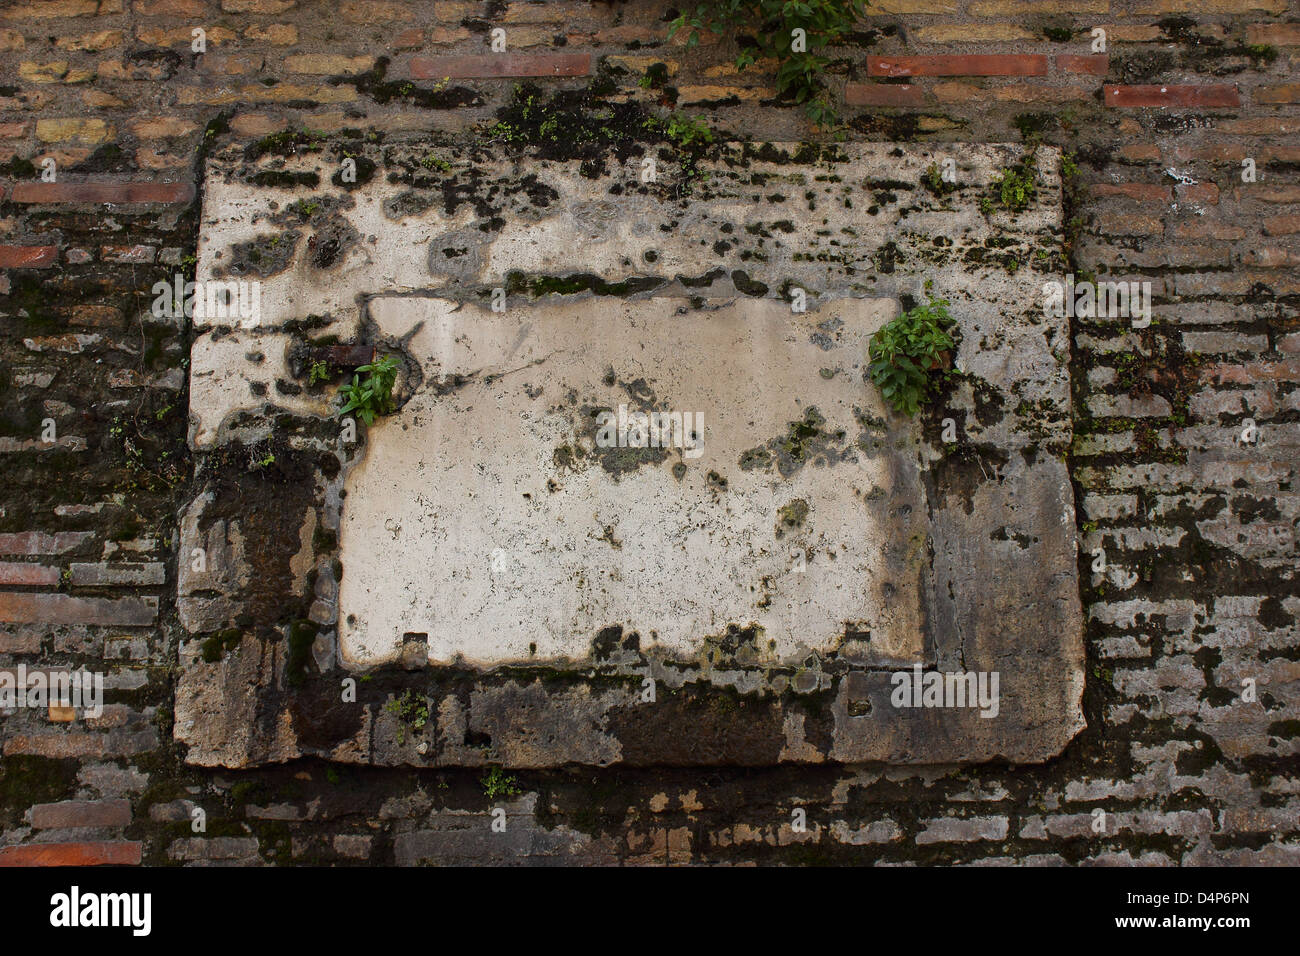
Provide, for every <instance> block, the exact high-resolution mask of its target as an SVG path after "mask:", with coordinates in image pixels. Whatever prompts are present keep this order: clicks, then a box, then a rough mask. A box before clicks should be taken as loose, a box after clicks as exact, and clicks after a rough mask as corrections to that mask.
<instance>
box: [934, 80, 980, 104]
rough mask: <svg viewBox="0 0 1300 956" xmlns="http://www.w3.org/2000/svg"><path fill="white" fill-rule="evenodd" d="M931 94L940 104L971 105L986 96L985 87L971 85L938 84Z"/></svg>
mask: <svg viewBox="0 0 1300 956" xmlns="http://www.w3.org/2000/svg"><path fill="white" fill-rule="evenodd" d="M931 92H932V93H934V97H935V99H937V100H938V101H939V102H940V103H969V102H970V101H971V100H973V99H975V98H976V97H980V96H983V95H984V89H983V87H979V86H975V85H974V84H971V83H936V84H935V85H934V86H933V87H932V88H931Z"/></svg>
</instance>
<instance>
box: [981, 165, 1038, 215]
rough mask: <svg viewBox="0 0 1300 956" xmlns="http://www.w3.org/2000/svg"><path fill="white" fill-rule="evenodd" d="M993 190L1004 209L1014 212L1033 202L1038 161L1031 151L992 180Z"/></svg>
mask: <svg viewBox="0 0 1300 956" xmlns="http://www.w3.org/2000/svg"><path fill="white" fill-rule="evenodd" d="M993 188H994V192H995V194H996V195H997V198H998V201H999V202H1001V203H1002V206H1003V208H1004V209H1010V210H1011V211H1013V212H1016V211H1019V210H1021V209H1024V208H1025V207H1026V206H1028V205H1029V204H1030V203H1031V202H1033V201H1034V196H1036V195H1037V194H1038V161H1037V159H1036V158H1035V156H1034V153H1033V151H1032V150H1031V151H1030V152H1028V153H1026V154H1025V157H1024V159H1022V160H1020V162H1018V163H1016V165H1014V166H1008V167H1007V168H1005V169H1003V170H1002V172H1001V174H1000V175H999V176H998V177H997V178H996V179H994V180H993ZM981 206H983V204H981Z"/></svg>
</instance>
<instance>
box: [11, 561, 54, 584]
mask: <svg viewBox="0 0 1300 956" xmlns="http://www.w3.org/2000/svg"><path fill="white" fill-rule="evenodd" d="M58 583H59V569H58V568H52V567H50V566H49V565H48V564H25V563H24V562H22V561H0V586H4V587H54V586H56V585H57V584H58Z"/></svg>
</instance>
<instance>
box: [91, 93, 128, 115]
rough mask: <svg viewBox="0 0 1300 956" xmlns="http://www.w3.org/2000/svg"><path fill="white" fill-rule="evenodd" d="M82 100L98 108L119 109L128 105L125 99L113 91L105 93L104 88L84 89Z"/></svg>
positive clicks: (93, 107) (92, 107)
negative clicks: (118, 96)
mask: <svg viewBox="0 0 1300 956" xmlns="http://www.w3.org/2000/svg"><path fill="white" fill-rule="evenodd" d="M81 102H83V103H85V104H86V105H87V106H89V107H90V108H91V109H96V110H117V109H122V108H123V107H124V106H126V102H125V101H124V100H120V99H118V98H117V97H116V96H114V95H113V94H112V93H105V92H104V91H103V90H82V91H81Z"/></svg>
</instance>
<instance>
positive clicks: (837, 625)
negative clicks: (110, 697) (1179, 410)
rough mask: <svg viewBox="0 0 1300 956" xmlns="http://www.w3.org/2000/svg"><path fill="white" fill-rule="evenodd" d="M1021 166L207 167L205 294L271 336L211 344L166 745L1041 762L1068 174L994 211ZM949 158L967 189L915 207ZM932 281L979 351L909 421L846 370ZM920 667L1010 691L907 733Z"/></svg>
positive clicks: (759, 158) (947, 710)
mask: <svg viewBox="0 0 1300 956" xmlns="http://www.w3.org/2000/svg"><path fill="white" fill-rule="evenodd" d="M419 149H420V147H418V145H413V146H411V147H409V150H410V152H411V153H412V155H415V154H417V153H418V151H419ZM1020 155H1021V153H1020V150H1019V149H1018V148H1017V147H1001V146H963V147H961V148H960V149H948V150H946V151H945V152H944V153H943V154H942V155H940V154H938V153H934V152H930V151H928V150H925V149H922V148H919V147H917V146H914V145H900V146H894V145H892V144H881V145H857V146H853V147H796V146H792V145H785V146H782V145H770V144H768V145H763V146H748V147H735V148H723V149H721V150H718V151H716V152H715V154H714V155H713V156H712V157H711V158H709V159H707V160H701V161H699V162H698V163H693V164H691V165H689V167H688V166H682V167H677V166H676V165H675V164H674V163H673V162H672V160H671V158H670V157H668V156H665V155H661V156H660V157H659V159H660V164H659V178H658V180H656V181H655V182H651V183H645V182H642V181H641V178H640V175H639V174H640V171H641V169H642V166H641V164H640V162H639V160H638V158H637V157H635V156H633V157H630V158H629V159H628V161H627V162H626V164H623V165H619V164H617V163H614V162H613V161H612V157H611V165H610V166H609V167H608V172H606V173H603V174H602V175H598V176H594V177H593V176H591V175H589V173H590V172H591V170H590V169H586V168H583V167H581V166H580V164H578V163H576V162H559V161H537V162H533V163H527V164H514V163H512V162H509V161H504V160H501V159H498V158H495V157H492V156H488V155H485V154H483V153H474V152H473V151H469V152H468V153H467V154H465V155H458V156H456V157H454V161H450V160H448V161H447V162H446V164H445V165H446V168H443V166H442V165H438V166H436V167H434V168H435V169H436V172H431V173H429V175H427V176H426V175H424V174H419V175H415V176H413V175H412V174H411V173H410V170H411V169H412V168H413V167H414V166H416V165H419V164H418V163H413V162H408V161H406V159H407V158H406V157H404V155H403V153H402V147H385V149H384V151H383V152H382V153H379V152H376V154H375V159H376V161H377V162H378V164H379V165H378V168H377V170H376V173H375V175H374V177H373V178H372V179H370V180H369V181H368V182H366V183H363V184H361V185H359V186H356V187H347V186H344V185H343V184H334V185H330V184H329V183H330V182H331V177H332V176H333V175H334V173H335V172H336V169H335V168H334V167H333V166H332V165H331V162H330V161H329V160H328V159H326V158H324V157H323V156H318V155H314V156H306V157H290V158H287V159H285V158H267V157H263V158H262V159H259V160H257V161H255V162H248V161H246V160H245V159H244V158H243V157H242V156H241V155H240V154H238V153H236V152H231V153H228V154H225V155H220V156H217V157H215V158H213V160H212V161H211V163H210V167H209V171H208V176H207V183H206V186H205V193H204V197H205V198H204V210H203V232H202V239H201V242H200V261H199V268H198V276H197V278H198V279H199V280H200V282H201V283H202V282H210V281H227V282H228V281H239V280H242V281H246V282H253V281H256V282H257V283H259V285H258V289H259V295H260V298H259V299H258V301H259V303H260V310H259V314H258V315H257V316H256V318H255V320H253V321H240V320H239V318H238V317H236V318H234V319H231V318H222V317H213V316H210V315H205V316H202V317H199V318H198V319H197V320H196V327H197V329H198V332H199V334H198V337H197V339H196V341H195V343H194V346H193V350H192V356H191V358H192V369H191V373H192V387H191V408H190V415H191V432H190V438H191V444H192V446H193V448H194V451H195V454H196V458H197V461H198V485H199V488H198V491H197V493H196V497H195V499H194V501H193V503H192V505H191V506H190V508H189V509H188V510H187V511H186V513H185V515H184V516H183V519H184V520H183V521H182V523H181V531H182V538H183V539H184V540H183V541H182V543H181V553H182V555H186V554H191V553H192V552H193V551H194V550H195V549H198V550H200V551H202V552H203V553H204V554H205V555H207V556H208V558H209V559H210V563H208V564H206V565H204V566H202V567H191V568H188V569H186V570H185V572H184V573H183V574H182V575H181V579H182V587H181V589H180V593H179V595H178V601H179V605H180V607H179V610H180V618H181V621H182V622H183V623H184V624H185V626H186V627H187V628H189V632H190V639H189V640H187V641H186V642H185V643H184V645H183V647H182V652H181V657H182V664H183V669H184V673H183V678H182V680H181V684H180V689H179V691H178V697H177V721H176V734H177V737H178V739H179V740H181V741H182V742H183V743H185V744H186V745H188V748H189V750H188V758H189V759H190V760H191V761H192V762H195V763H199V764H222V765H230V766H241V765H248V764H257V763H265V762H268V761H277V760H288V759H293V758H295V757H299V756H303V755H317V756H323V757H328V758H330V759H335V760H343V761H361V762H373V763H379V764H387V765H396V764H411V765H418V766H438V765H482V764H486V763H493V762H499V763H505V764H509V765H514V766H520V767H546V766H560V765H566V764H575V763H576V764H583V763H587V764H600V765H604V764H610V763H618V762H623V763H628V764H696V763H698V764H713V765H717V764H720V763H736V764H747V765H757V764H768V763H776V762H820V761H826V760H840V761H846V762H861V761H884V762H896V763H960V762H965V761H983V760H990V759H1007V760H1013V761H1035V760H1043V759H1046V758H1048V757H1050V756H1052V755H1054V754H1055V753H1057V752H1059V751H1060V749H1061V748H1062V747H1063V746H1064V745H1065V743H1066V742H1067V741H1068V740H1069V739H1070V738H1071V737H1072V736H1073V735H1074V734H1075V733H1077V731H1078V730H1079V729H1080V728H1081V726H1082V714H1081V710H1080V696H1081V692H1082V683H1083V681H1082V670H1081V661H1082V651H1081V630H1082V622H1081V615H1080V610H1079V597H1078V584H1077V570H1076V550H1077V545H1076V535H1075V525H1074V505H1073V495H1072V489H1071V486H1070V482H1069V480H1068V475H1067V472H1066V468H1065V464H1064V456H1065V454H1066V453H1067V452H1068V449H1069V447H1070V440H1071V429H1070V414H1069V400H1068V396H1069V380H1068V372H1067V369H1068V358H1069V339H1068V335H1067V330H1066V327H1065V320H1064V319H1059V318H1053V317H1051V316H1047V315H1044V313H1043V310H1042V308H1041V293H1040V290H1041V287H1042V284H1043V282H1044V281H1046V280H1047V279H1050V278H1051V277H1052V269H1053V268H1054V265H1053V264H1054V263H1057V262H1059V261H1060V257H1059V243H1060V225H1061V208H1060V191H1059V176H1058V172H1057V164H1058V163H1059V157H1058V156H1057V154H1056V153H1055V152H1054V151H1052V150H1050V149H1045V148H1044V149H1040V150H1039V152H1038V154H1037V162H1038V180H1039V182H1038V191H1037V197H1036V199H1035V201H1034V202H1033V203H1032V204H1031V206H1030V207H1029V208H1028V209H1026V210H1023V211H1020V212H1018V213H1015V214H1011V213H1008V212H1006V211H1003V210H999V209H997V208H996V207H994V208H990V207H989V206H988V204H987V203H981V202H980V200H981V198H982V197H987V196H989V195H991V193H992V191H993V183H994V182H995V180H996V178H997V177H998V175H999V174H1000V170H1002V169H1003V168H1005V167H1007V166H1009V165H1011V164H1013V163H1014V162H1016V161H1017V160H1018V159H1019V158H1020ZM945 157H957V164H958V171H959V172H958V180H959V181H958V184H957V186H956V188H955V189H933V188H927V182H929V181H930V177H928V175H927V171H928V170H929V169H930V167H931V165H933V164H936V163H937V162H939V161H941V160H942V159H943V158H945ZM267 167H273V169H274V173H275V175H274V176H269V177H262V181H269V182H283V181H289V180H290V179H292V178H294V175H295V174H299V173H315V174H316V175H317V177H318V179H319V181H320V182H322V184H323V185H322V186H321V187H320V188H318V189H316V190H287V189H279V188H274V187H261V186H257V185H254V184H253V183H254V180H255V179H256V178H257V173H258V172H259V171H262V170H264V169H265V168H267ZM423 168H425V169H428V168H429V167H428V166H427V165H425V166H424V167H423ZM298 178H299V179H304V178H306V179H309V178H310V177H309V176H308V177H302V176H299V177H298ZM927 296H934V297H938V298H943V299H946V300H947V301H948V302H949V308H950V310H951V313H952V315H953V317H954V319H955V320H956V323H957V324H956V329H957V333H958V339H959V341H958V345H957V348H956V349H955V350H954V354H953V356H952V364H953V370H952V375H950V376H948V378H947V380H946V381H945V383H944V384H943V386H942V388H941V389H940V392H939V394H938V395H937V396H936V398H935V400H934V401H933V402H932V403H931V404H930V405H929V406H928V407H927V408H926V409H925V410H924V411H923V413H922V414H921V415H919V416H916V417H915V418H909V417H907V416H903V415H900V414H898V413H896V412H894V411H892V410H889V409H887V408H886V407H885V406H884V405H883V404H882V403H881V400H880V396H879V393H878V392H877V390H876V389H875V387H874V386H873V385H871V384H870V382H869V381H868V380H867V375H866V365H867V345H868V342H869V340H870V337H871V334H872V333H873V332H874V331H875V330H876V329H878V328H879V327H880V326H881V325H882V324H883V323H884V322H887V321H888V320H889V319H890V318H892V317H893V316H895V315H897V314H898V312H899V311H900V309H902V308H906V307H908V306H909V305H910V304H911V303H912V302H914V301H917V300H922V301H923V300H924V299H925V298H926V297H927ZM341 346H347V347H346V348H341ZM372 348H373V349H374V350H375V351H376V353H377V354H380V355H391V356H393V357H394V358H395V359H397V361H398V363H399V373H398V381H397V388H396V391H395V398H396V407H395V409H394V411H393V413H392V414H390V415H385V416H381V417H380V418H379V419H377V420H376V421H375V422H374V423H373V424H371V425H369V426H366V425H364V424H360V423H357V424H355V427H353V426H352V425H350V424H348V423H346V422H344V421H341V420H340V418H339V416H338V413H337V409H338V405H339V401H338V397H337V396H338V386H339V383H340V381H341V380H342V379H343V378H345V377H350V375H351V374H352V368H351V366H347V365H343V366H341V367H330V362H331V361H334V362H336V363H346V362H349V361H354V359H351V358H349V356H367V355H369V354H370V350H371V349H372ZM361 360H362V359H360V358H358V359H355V361H361ZM322 370H323V371H322ZM620 406H622V409H621V412H622V415H623V416H625V418H623V417H620ZM604 413H608V415H609V416H611V417H612V422H611V419H609V418H604V417H602V416H603V414H604ZM641 414H645V415H647V416H649V415H652V414H657V415H660V416H668V417H667V418H666V419H658V420H656V423H657V424H662V423H663V422H664V421H667V422H668V425H667V426H666V428H667V431H666V435H667V439H668V440H667V441H666V443H661V446H660V447H655V446H654V445H653V443H652V442H651V441H650V440H647V442H646V447H642V446H641V444H640V437H641V436H640V433H639V432H638V431H637V429H636V423H637V421H638V419H637V418H636V416H638V415H641ZM674 415H677V416H680V418H679V419H678V420H679V421H681V422H682V427H681V428H680V429H679V430H678V431H677V432H675V433H674V432H673V430H672V422H673V418H672V416H674ZM687 415H689V416H690V419H689V421H690V423H691V426H692V430H691V431H690V432H688V431H687V428H686V422H687V421H688V419H687V417H686V416H687ZM696 416H699V417H696ZM624 420H626V422H627V424H628V425H629V426H630V427H629V428H628V429H627V430H624V429H623V428H620V427H619V426H620V423H621V422H623V421H624ZM648 423H649V422H648V421H647V424H648ZM602 424H604V425H606V426H610V425H612V427H608V428H606V429H605V430H604V431H603V432H602ZM646 437H647V439H649V438H650V436H646ZM231 542H234V544H231ZM236 545H238V546H236ZM900 673H905V674H910V675H917V677H916V679H917V680H918V681H919V680H920V679H921V676H922V675H929V674H933V675H940V676H943V675H953V674H971V675H978V674H982V675H985V677H988V676H989V675H992V674H996V675H997V680H998V695H997V701H996V706H992V707H987V706H986V707H977V706H972V705H971V703H970V702H966V703H963V704H961V705H958V706H940V707H931V706H920V707H909V706H899V703H898V699H897V695H896V693H895V691H896V690H897V688H898V687H899V680H898V678H897V675H898V674H900ZM971 686H972V687H974V685H971Z"/></svg>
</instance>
